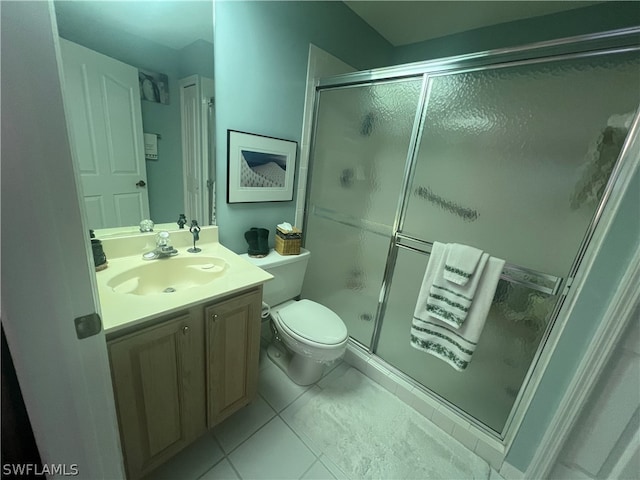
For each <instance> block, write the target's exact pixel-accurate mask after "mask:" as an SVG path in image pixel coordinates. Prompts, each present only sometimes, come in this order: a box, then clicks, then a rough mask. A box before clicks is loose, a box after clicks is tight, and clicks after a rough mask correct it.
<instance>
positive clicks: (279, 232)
mask: <svg viewBox="0 0 640 480" xmlns="http://www.w3.org/2000/svg"><path fill="white" fill-rule="evenodd" d="M301 244H302V230H300V229H299V228H296V227H293V226H291V224H289V223H281V224H280V225H278V226H277V227H276V252H278V253H279V254H280V255H300V246H301Z"/></svg>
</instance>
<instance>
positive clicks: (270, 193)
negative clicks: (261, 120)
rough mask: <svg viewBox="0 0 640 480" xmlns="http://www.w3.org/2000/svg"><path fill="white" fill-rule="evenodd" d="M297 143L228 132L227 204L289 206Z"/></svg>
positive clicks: (291, 198)
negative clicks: (281, 203) (258, 203)
mask: <svg viewBox="0 0 640 480" xmlns="http://www.w3.org/2000/svg"><path fill="white" fill-rule="evenodd" d="M297 152H298V142H295V141H293V140H284V139H282V138H275V137H269V136H266V135H258V134H255V133H247V132H240V131H238V130H227V203H250V202H290V201H292V200H293V182H294V175H295V168H296V156H297Z"/></svg>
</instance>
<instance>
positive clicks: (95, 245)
mask: <svg viewBox="0 0 640 480" xmlns="http://www.w3.org/2000/svg"><path fill="white" fill-rule="evenodd" d="M89 237H90V238H91V250H92V251H93V265H94V266H95V268H96V272H99V271H100V270H104V269H105V268H107V267H108V266H109V264H108V263H107V256H106V255H105V253H104V250H103V248H102V242H101V241H100V240H98V239H97V238H96V235H95V234H94V233H93V230H89Z"/></svg>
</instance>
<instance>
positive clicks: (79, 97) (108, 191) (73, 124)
mask: <svg viewBox="0 0 640 480" xmlns="http://www.w3.org/2000/svg"><path fill="white" fill-rule="evenodd" d="M60 45H61V48H62V59H63V67H64V76H65V93H66V95H65V105H66V108H67V110H68V117H69V118H70V129H71V136H72V143H73V144H74V146H75V153H76V161H77V162H78V171H79V172H80V176H81V180H82V189H83V198H84V203H85V210H86V213H87V218H88V221H89V227H90V228H107V227H120V226H127V225H137V224H138V223H140V220H142V219H143V218H149V198H148V195H147V189H146V182H147V173H146V166H145V160H144V143H143V134H142V112H141V107H140V87H139V84H138V70H137V69H136V68H135V67H132V66H131V65H127V64H126V63H122V62H120V61H118V60H115V59H113V58H110V57H107V56H105V55H102V54H100V53H97V52H94V51H93V50H89V49H88V48H85V47H82V46H80V45H77V44H75V43H72V42H69V41H67V40H63V39H60Z"/></svg>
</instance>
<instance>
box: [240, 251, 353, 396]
mask: <svg viewBox="0 0 640 480" xmlns="http://www.w3.org/2000/svg"><path fill="white" fill-rule="evenodd" d="M309 256H310V253H309V251H308V250H305V249H304V248H303V249H301V250H300V255H286V256H285V255H280V254H279V253H278V252H276V251H275V250H271V251H270V252H269V255H267V256H266V257H263V258H252V257H249V256H248V255H247V254H244V255H242V257H243V258H245V260H248V261H249V262H251V263H253V264H254V265H257V266H258V267H260V268H262V269H263V270H266V271H267V272H269V273H270V274H271V275H273V277H274V278H273V279H272V280H269V281H268V282H267V283H265V285H264V293H263V300H264V302H265V303H266V304H268V305H269V306H270V307H271V318H272V320H273V325H274V327H275V329H276V331H277V335H276V343H274V344H271V345H269V348H268V349H267V353H268V355H269V358H271V360H273V361H274V363H275V364H276V365H278V366H279V367H280V368H281V369H282V370H284V372H285V373H286V374H287V375H288V376H289V378H291V380H293V381H294V382H296V383H297V384H298V385H311V384H312V383H315V382H317V381H318V380H320V378H321V377H322V373H323V371H324V367H325V365H326V364H327V363H329V362H331V361H333V360H336V359H338V358H340V357H341V356H342V355H343V354H344V352H345V350H346V348H347V341H348V340H349V335H348V333H347V327H346V326H345V324H344V322H343V321H342V319H341V318H340V317H339V316H338V315H336V314H335V313H334V312H333V311H331V310H329V309H328V308H327V307H324V306H322V305H320V304H318V303H316V302H312V301H311V300H300V301H295V300H293V299H294V298H295V297H297V296H298V295H300V292H301V291H302V281H303V280H304V274H305V271H306V269H307V263H308V262H309ZM278 339H279V340H282V343H283V344H284V346H285V349H284V350H283V349H282V348H278V344H277V340H278Z"/></svg>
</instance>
